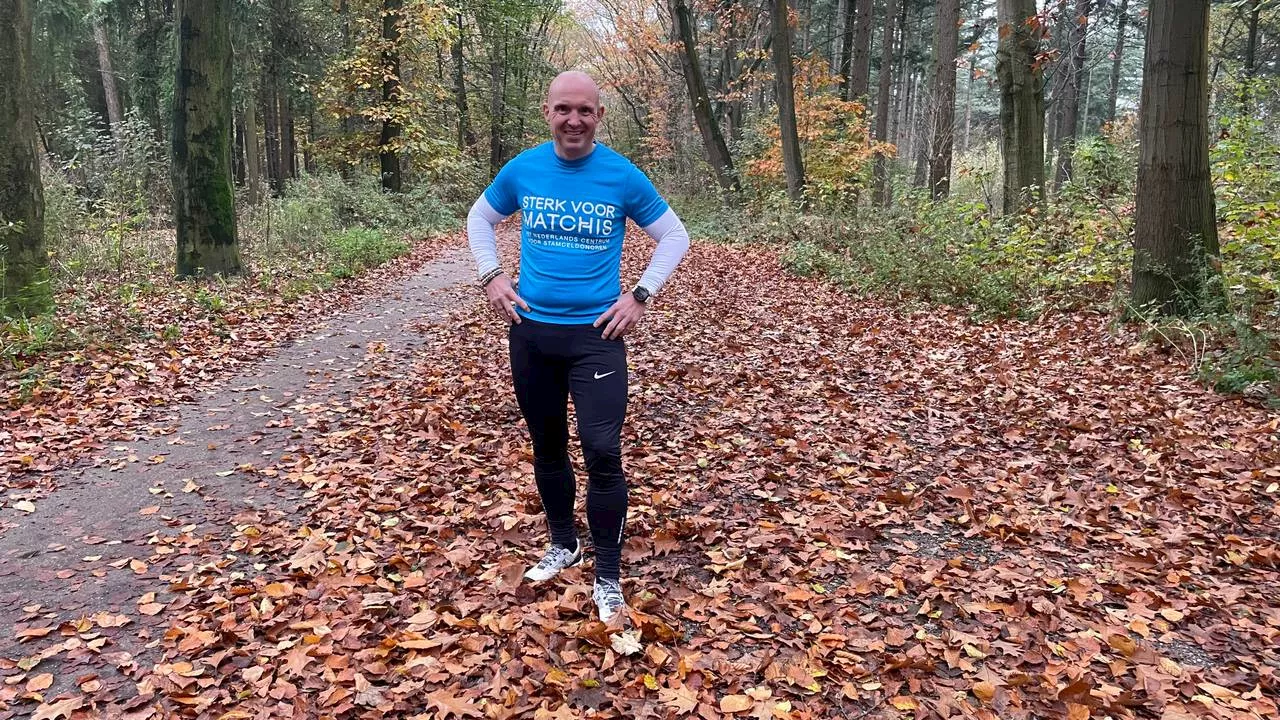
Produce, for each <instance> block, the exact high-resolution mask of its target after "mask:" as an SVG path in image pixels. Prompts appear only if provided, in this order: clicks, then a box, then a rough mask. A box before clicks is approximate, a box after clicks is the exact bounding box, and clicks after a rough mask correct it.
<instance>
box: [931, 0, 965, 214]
mask: <svg viewBox="0 0 1280 720" xmlns="http://www.w3.org/2000/svg"><path fill="white" fill-rule="evenodd" d="M959 24H960V0H939V2H938V28H937V30H938V31H937V43H935V44H936V46H937V50H936V52H935V55H934V56H935V57H936V58H937V61H936V63H935V64H934V71H933V142H932V143H931V148H930V151H929V192H930V193H931V194H932V195H933V198H934V199H935V200H936V199H938V198H942V197H946V196H947V195H948V194H949V193H950V192H951V155H952V152H953V151H954V149H955V139H956V133H955V119H956V56H957V54H958V51H959V47H958V46H959V45H960V27H959Z"/></svg>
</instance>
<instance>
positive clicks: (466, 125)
mask: <svg viewBox="0 0 1280 720" xmlns="http://www.w3.org/2000/svg"><path fill="white" fill-rule="evenodd" d="M456 21H457V25H458V37H457V38H456V39H455V40H454V41H453V44H452V46H451V47H450V48H449V52H450V55H451V56H452V58H453V100H454V104H455V105H456V106H457V109H458V151H459V152H461V151H465V150H467V149H468V148H471V147H473V146H474V145H475V144H476V134H475V133H474V132H472V131H471V113H470V111H469V110H468V109H467V83H466V77H467V76H466V60H465V58H464V57H463V55H462V39H463V37H464V32H465V31H466V28H465V27H464V26H463V24H462V13H461V12H459V13H458V15H457V18H456Z"/></svg>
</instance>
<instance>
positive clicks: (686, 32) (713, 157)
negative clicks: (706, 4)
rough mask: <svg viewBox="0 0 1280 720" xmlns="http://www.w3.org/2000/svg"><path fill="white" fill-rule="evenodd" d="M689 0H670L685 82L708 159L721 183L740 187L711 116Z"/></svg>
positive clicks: (727, 150) (722, 185)
mask: <svg viewBox="0 0 1280 720" xmlns="http://www.w3.org/2000/svg"><path fill="white" fill-rule="evenodd" d="M691 15H692V13H691V12H690V10H689V4H688V2H687V1H686V0H671V21H672V23H673V24H674V26H675V27H674V34H675V36H676V37H677V38H679V39H680V44H681V48H680V64H681V65H682V66H683V67H684V79H685V86H686V87H687V88H688V89H689V101H690V102H691V103H692V104H693V118H694V121H695V122H697V124H698V132H700V133H702V145H703V148H704V149H705V151H706V153H707V162H708V163H710V164H711V169H712V170H713V171H715V174H716V181H717V182H719V183H720V187H722V188H724V189H725V190H728V191H731V192H737V191H738V176H737V174H736V173H735V172H734V170H733V158H732V157H731V156H730V155H729V146H728V145H726V144H725V141H724V135H723V134H722V133H721V132H720V123H718V122H716V121H715V118H713V117H712V116H711V99H710V97H709V96H708V93H707V83H706V80H705V78H704V77H703V74H702V61H701V60H700V59H698V43H697V41H696V40H695V39H694V37H693V18H692V17H691Z"/></svg>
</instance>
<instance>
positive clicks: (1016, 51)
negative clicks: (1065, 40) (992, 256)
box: [996, 0, 1045, 214]
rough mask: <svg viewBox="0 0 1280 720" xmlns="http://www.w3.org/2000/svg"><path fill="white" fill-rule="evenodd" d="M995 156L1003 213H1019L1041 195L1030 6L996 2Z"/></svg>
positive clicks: (1040, 129) (1040, 106)
mask: <svg viewBox="0 0 1280 720" xmlns="http://www.w3.org/2000/svg"><path fill="white" fill-rule="evenodd" d="M996 9H997V13H998V16H999V23H1000V45H999V49H998V50H997V52H996V58H997V60H996V74H997V75H998V76H999V78H1000V150H1001V154H1002V155H1003V157H1004V200H1003V206H1004V212H1005V214H1010V213H1017V212H1022V211H1023V210H1025V209H1026V208H1027V207H1029V206H1030V205H1031V203H1032V198H1036V199H1039V198H1042V197H1043V195H1044V170H1045V167H1044V76H1043V74H1042V73H1041V71H1040V70H1039V69H1038V68H1037V66H1036V54H1037V52H1038V51H1039V46H1040V32H1039V31H1037V30H1036V29H1035V27H1034V26H1032V25H1030V24H1028V22H1027V21H1028V20H1030V19H1031V18H1034V17H1035V15H1036V4H1035V0H998V1H997V3H996Z"/></svg>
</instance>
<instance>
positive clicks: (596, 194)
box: [484, 142, 667, 325]
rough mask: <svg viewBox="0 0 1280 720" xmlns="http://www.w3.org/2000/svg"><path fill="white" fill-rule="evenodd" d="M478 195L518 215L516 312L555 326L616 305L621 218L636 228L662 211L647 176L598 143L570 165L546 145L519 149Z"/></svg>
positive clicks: (587, 320) (583, 319)
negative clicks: (519, 306)
mask: <svg viewBox="0 0 1280 720" xmlns="http://www.w3.org/2000/svg"><path fill="white" fill-rule="evenodd" d="M484 196H485V199H486V200H488V201H489V204H490V205H491V206H493V209H494V210H497V211H498V212H500V213H502V214H503V215H510V214H512V213H514V212H515V211H516V210H520V211H522V215H523V217H522V221H521V229H520V289H519V292H520V297H522V298H524V300H525V302H527V303H528V304H529V311H528V312H524V311H521V314H522V315H524V316H525V317H528V318H531V319H533V320H537V321H540V322H548V323H558V324H562V325H568V324H590V323H592V322H594V321H595V319H596V318H598V317H600V314H601V313H603V312H604V311H605V310H608V309H609V307H610V306H612V305H613V303H614V302H616V301H617V300H618V296H619V295H621V293H622V289H621V280H620V278H619V273H620V269H621V265H622V238H623V232H624V231H625V229H626V220H627V218H631V219H632V220H634V221H635V222H636V224H638V225H640V226H641V227H644V226H645V225H648V224H650V223H652V222H654V221H656V220H657V219H658V218H660V217H662V215H663V214H664V213H666V211H667V203H666V201H665V200H663V199H662V198H661V197H660V196H659V195H658V191H657V190H656V189H655V188H654V187H653V183H652V182H651V181H650V180H649V178H648V177H646V176H645V174H644V173H643V172H641V171H640V169H639V168H637V167H636V166H635V165H633V164H632V163H631V161H630V160H628V159H626V158H625V157H623V156H622V155H619V154H618V153H617V152H615V151H614V150H611V149H610V148H608V147H606V146H605V145H603V144H601V143H596V145H595V149H594V150H593V151H592V152H591V154H589V155H587V156H586V157H582V158H578V159H577V160H563V159H561V158H560V156H559V155H556V151H555V146H554V144H553V143H550V142H546V143H543V144H542V145H538V146H537V147H534V148H530V149H528V150H525V151H524V152H522V153H520V154H519V155H517V156H516V157H515V158H513V159H512V160H511V161H510V162H508V163H507V164H506V165H504V166H503V167H502V170H500V171H498V176H497V177H495V178H494V179H493V184H491V185H490V186H489V187H488V188H487V189H486V190H485V191H484Z"/></svg>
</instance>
